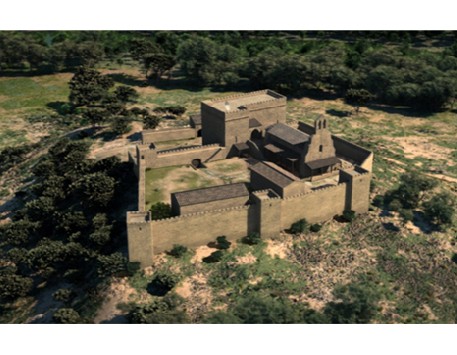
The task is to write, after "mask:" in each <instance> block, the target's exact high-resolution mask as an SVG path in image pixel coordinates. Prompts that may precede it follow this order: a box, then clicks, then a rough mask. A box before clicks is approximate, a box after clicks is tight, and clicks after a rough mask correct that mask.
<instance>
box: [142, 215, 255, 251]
mask: <svg viewBox="0 0 457 355" xmlns="http://www.w3.org/2000/svg"><path fill="white" fill-rule="evenodd" d="M253 208H254V206H240V207H235V208H231V209H224V210H218V211H210V212H201V213H196V214H191V215H183V216H178V217H173V218H168V219H163V220H158V221H152V222H151V226H152V236H153V246H154V253H161V252H164V251H167V250H170V249H171V248H173V245H174V244H181V245H185V246H187V247H190V248H195V247H199V246H202V245H205V244H208V243H209V242H211V241H215V240H216V238H217V237H218V236H222V235H225V236H226V237H227V239H229V240H237V239H239V238H242V237H244V236H246V235H248V234H249V232H251V230H252V224H251V223H250V220H251V218H249V215H250V210H251V211H252V209H253Z"/></svg>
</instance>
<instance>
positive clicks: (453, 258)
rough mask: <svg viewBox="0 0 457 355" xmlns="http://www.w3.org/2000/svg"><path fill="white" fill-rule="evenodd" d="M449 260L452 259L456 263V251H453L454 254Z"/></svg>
mask: <svg viewBox="0 0 457 355" xmlns="http://www.w3.org/2000/svg"><path fill="white" fill-rule="evenodd" d="M451 261H452V262H453V263H456V264H457V254H456V253H454V254H453V255H452V257H451Z"/></svg>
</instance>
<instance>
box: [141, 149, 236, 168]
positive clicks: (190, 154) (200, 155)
mask: <svg viewBox="0 0 457 355" xmlns="http://www.w3.org/2000/svg"><path fill="white" fill-rule="evenodd" d="M227 153H228V152H227V149H225V148H224V147H220V146H219V145H218V144H214V145H208V146H201V147H194V148H182V149H176V150H173V151H170V150H169V151H167V152H163V153H161V152H160V151H158V152H157V157H156V158H155V159H154V158H153V159H150V160H148V163H147V167H148V168H161V167H165V166H173V165H186V164H191V163H192V160H193V159H200V160H201V161H202V163H207V162H209V161H214V160H221V159H225V158H226V157H227Z"/></svg>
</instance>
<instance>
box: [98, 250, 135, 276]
mask: <svg viewBox="0 0 457 355" xmlns="http://www.w3.org/2000/svg"><path fill="white" fill-rule="evenodd" d="M127 263H128V260H127V258H126V257H125V256H123V255H122V254H121V253H113V254H110V255H100V256H99V257H98V259H97V273H98V276H100V277H109V276H115V275H120V274H124V273H125V272H126V271H127Z"/></svg>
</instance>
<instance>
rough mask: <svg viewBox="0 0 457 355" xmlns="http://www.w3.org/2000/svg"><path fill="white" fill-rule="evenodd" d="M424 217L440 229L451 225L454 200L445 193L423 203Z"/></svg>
mask: <svg viewBox="0 0 457 355" xmlns="http://www.w3.org/2000/svg"><path fill="white" fill-rule="evenodd" d="M424 212H425V216H426V217H427V218H428V219H429V220H430V221H431V222H432V223H434V224H436V225H438V226H439V227H440V229H443V230H444V229H446V228H447V227H448V226H450V225H451V224H452V221H453V218H454V213H455V200H454V198H453V197H452V196H451V195H450V194H449V193H447V192H441V193H439V194H437V195H435V196H433V197H432V198H431V199H430V200H429V201H426V202H424Z"/></svg>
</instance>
